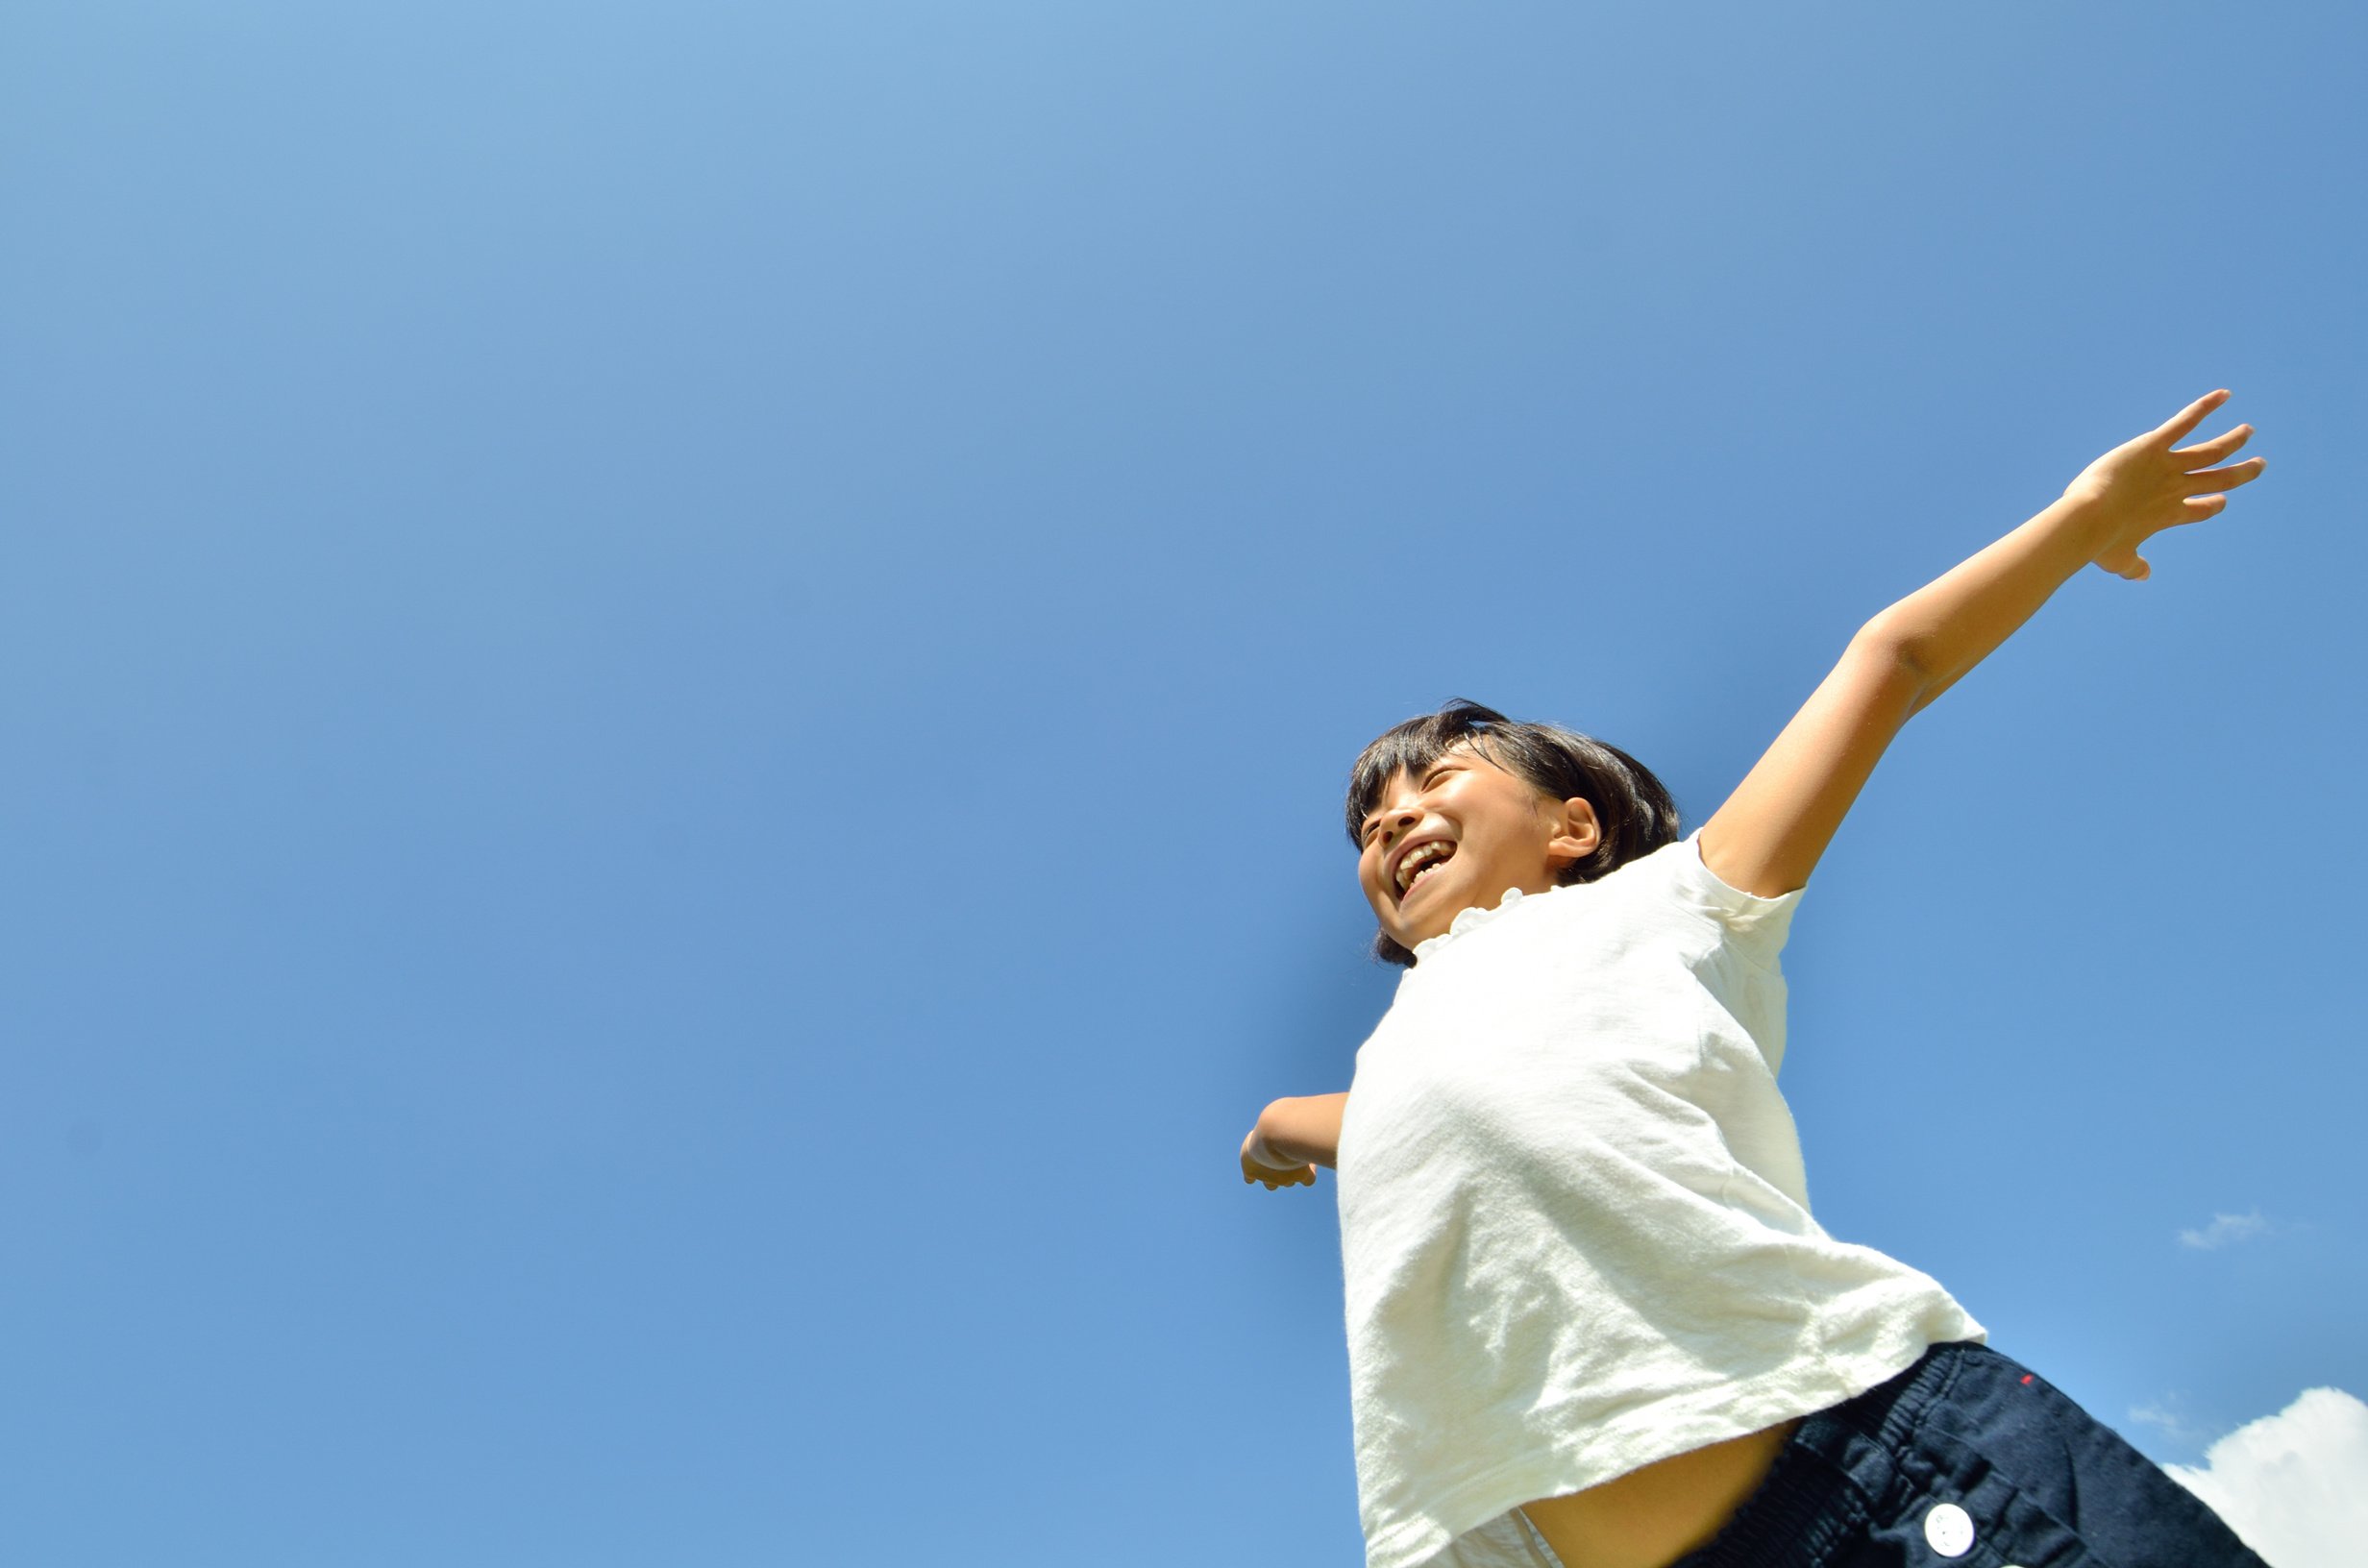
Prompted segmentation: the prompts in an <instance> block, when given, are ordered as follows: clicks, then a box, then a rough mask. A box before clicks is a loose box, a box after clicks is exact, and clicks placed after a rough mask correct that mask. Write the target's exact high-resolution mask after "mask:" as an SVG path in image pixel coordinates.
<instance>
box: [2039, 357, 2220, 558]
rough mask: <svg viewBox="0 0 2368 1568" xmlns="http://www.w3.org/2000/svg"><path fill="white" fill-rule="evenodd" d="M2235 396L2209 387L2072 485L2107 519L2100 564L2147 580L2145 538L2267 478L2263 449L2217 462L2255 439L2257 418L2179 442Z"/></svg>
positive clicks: (2200, 515)
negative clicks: (2227, 462) (2184, 444)
mask: <svg viewBox="0 0 2368 1568" xmlns="http://www.w3.org/2000/svg"><path fill="white" fill-rule="evenodd" d="M2228 398H2229V394H2228V391H2227V389H2226V388H2223V389H2221V390H2220V391H2217V392H2208V393H2206V394H2205V395H2204V396H2202V397H2200V398H2198V399H2196V400H2195V401H2194V402H2193V403H2191V404H2187V406H2186V407H2184V408H2183V409H2181V410H2180V411H2179V413H2178V414H2177V415H2176V416H2174V417H2173V418H2172V419H2171V421H2170V422H2169V423H2168V424H2166V425H2162V426H2159V427H2158V428H2156V429H2151V430H2148V431H2147V432H2146V433H2145V434H2144V435H2141V436H2138V437H2136V438H2135V439H2134V440H2129V441H2125V442H2123V443H2122V444H2121V445H2120V446H2118V447H2115V448H2114V449H2113V450H2112V451H2110V452H2109V453H2106V454H2105V455H2104V456H2102V457H2100V458H2098V459H2097V460H2096V461H2095V462H2093V463H2090V464H2089V465H2088V466H2087V467H2086V468H2084V469H2083V470H2082V471H2081V475H2080V478H2076V479H2074V480H2073V481H2072V482H2071V483H2070V484H2068V485H2066V486H2064V492H2063V494H2064V499H2065V500H2066V501H2068V502H2073V503H2074V504H2075V505H2077V506H2079V507H2080V508H2081V509H2083V510H2084V511H2089V512H2092V513H2093V514H2095V515H2096V516H2097V517H2098V518H2099V519H2100V527H2101V530H2102V536H2103V537H2104V538H2105V540H2106V541H2107V542H2106V544H2105V547H2104V548H2103V549H2101V550H2100V551H2098V552H2097V553H2096V554H2095V555H2094V556H2092V557H2091V558H2090V559H2091V560H2092V562H2093V563H2094V564H2095V565H2097V566H2099V567H2102V568H2103V569H2104V570H2106V571H2108V572H2110V573H2112V574H2113V575H2114V576H2121V577H2127V578H2129V579H2130V580H2131V581H2132V582H2138V581H2142V580H2143V579H2144V578H2145V577H2147V576H2149V575H2150V574H2151V573H2152V572H2153V570H2154V569H2153V568H2152V567H2150V566H2148V565H2147V564H2146V560H2145V558H2144V557H2143V556H2141V555H2139V554H2138V552H2137V547H2138V546H2140V545H2142V544H2144V543H2145V542H2146V541H2147V540H2149V539H2151V538H2153V537H2154V536H2155V535H2156V534H2158V533H2160V532H2161V531H2162V530H2163V529H2164V528H2173V527H2178V526H2179V525H2180V524H2182V523H2198V522H2201V521H2203V520H2204V519H2205V518H2208V517H2210V516H2212V515H2213V514H2215V513H2217V512H2218V511H2219V510H2220V508H2222V507H2223V506H2226V505H2227V504H2228V503H2229V498H2228V496H2227V495H2226V494H2225V493H2224V492H2226V491H2230V490H2233V489H2235V488H2236V487H2237V486H2238V485H2240V484H2244V483H2247V482H2248V481H2250V480H2253V479H2256V478H2260V474H2261V470H2262V469H2263V468H2264V467H2266V466H2267V465H2266V464H2265V463H2264V462H2263V461H2262V460H2261V459H2260V458H2258V457H2248V458H2246V459H2245V460H2244V461H2243V462H2241V463H2231V464H2230V465H2229V466H2228V467H2226V468H2213V467H2211V466H2210V465H2211V464H2213V463H2216V462H2218V461H2220V460H2221V459H2222V458H2223V457H2226V456H2228V455H2229V454H2230V453H2232V452H2234V451H2235V450H2236V449H2237V448H2239V447H2241V446H2243V445H2244V444H2245V443H2246V442H2247V441H2249V440H2251V439H2252V437H2253V427H2252V426H2250V425H2239V426H2237V427H2236V429H2232V430H2231V431H2229V432H2228V434H2226V435H2220V436H2214V437H2213V438H2212V439H2211V440H2209V441H2200V442H2198V443H2196V444H2195V445H2194V446H2192V447H2181V446H2175V445H2173V443H2175V442H2177V441H2179V440H2181V439H2182V438H2183V437H2184V436H2185V435H2186V434H2187V433H2188V432H2189V431H2191V430H2193V429H2195V428H2196V427H2197V426H2198V425H2201V424H2202V423H2204V416H2205V415H2207V414H2208V413H2210V412H2211V411H2212V410H2213V409H2215V408H2217V407H2219V406H2220V405H2221V404H2224V403H2226V402H2227V401H2228ZM2199 470H2200V471H2201V472H2198V471H2199Z"/></svg>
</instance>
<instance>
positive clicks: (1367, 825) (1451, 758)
mask: <svg viewBox="0 0 2368 1568" xmlns="http://www.w3.org/2000/svg"><path fill="white" fill-rule="evenodd" d="M1462 763H1463V759H1462V758H1460V757H1458V756H1457V755H1456V754H1455V753H1454V752H1452V751H1449V752H1445V753H1443V754H1442V755H1440V756H1437V757H1434V758H1432V759H1431V760H1430V761H1429V762H1427V763H1424V764H1423V765H1422V771H1421V772H1414V770H1412V769H1408V770H1407V773H1408V776H1410V777H1411V778H1413V779H1414V781H1415V787H1416V788H1418V789H1419V788H1420V787H1421V786H1422V783H1423V781H1424V780H1425V779H1427V778H1429V777H1430V776H1431V775H1432V774H1433V773H1435V772H1439V770H1441V769H1442V768H1444V767H1447V766H1448V765H1449V764H1454V765H1456V766H1458V767H1460V766H1462ZM1382 815H1384V813H1383V811H1382V808H1381V807H1379V806H1375V807H1374V808H1373V809H1372V810H1370V811H1369V812H1367V813H1366V814H1365V821H1361V822H1359V823H1358V824H1357V840H1358V842H1359V843H1363V842H1364V841H1365V840H1366V839H1367V838H1369V837H1370V836H1371V834H1372V831H1373V819H1375V818H1376V817H1380V816H1382Z"/></svg>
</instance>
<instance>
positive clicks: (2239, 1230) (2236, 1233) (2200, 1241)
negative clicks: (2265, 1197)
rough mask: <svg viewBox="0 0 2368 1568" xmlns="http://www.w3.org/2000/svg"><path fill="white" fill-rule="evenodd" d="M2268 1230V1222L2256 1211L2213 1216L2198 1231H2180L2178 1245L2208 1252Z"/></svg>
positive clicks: (2246, 1239)
mask: <svg viewBox="0 0 2368 1568" xmlns="http://www.w3.org/2000/svg"><path fill="white" fill-rule="evenodd" d="M2268 1229H2269V1221H2268V1220H2266V1219H2263V1218H2262V1217H2261V1212H2260V1211H2259V1210H2258V1209H2256V1210H2254V1211H2253V1212H2252V1213H2249V1214H2214V1215H2212V1216H2211V1223H2210V1224H2208V1225H2207V1226H2205V1227H2204V1228H2203V1229H2202V1230H2200V1231H2182V1232H2180V1233H2179V1244H2180V1245H2181V1246H2183V1247H2195V1248H2198V1249H2199V1250H2201V1251H2204V1252H2210V1251H2213V1250H2214V1249H2216V1248H2219V1247H2225V1246H2227V1245H2228V1244H2229V1243H2230V1242H2232V1241H2250V1240H2252V1239H2253V1238H2254V1237H2257V1236H2258V1235H2260V1234H2261V1233H2262V1232H2263V1231H2266V1230H2268Z"/></svg>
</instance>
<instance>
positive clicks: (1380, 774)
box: [1348, 697, 1678, 967]
mask: <svg viewBox="0 0 2368 1568" xmlns="http://www.w3.org/2000/svg"><path fill="white" fill-rule="evenodd" d="M1466 745H1468V746H1469V747H1471V748H1472V749H1473V750H1475V751H1477V752H1479V753H1480V754H1481V755H1482V756H1484V757H1486V758H1487V759H1488V760H1489V761H1491V762H1492V763H1494V764H1495V765H1496V766H1497V767H1499V768H1502V769H1504V770H1505V771H1506V772H1509V773H1512V774H1514V775H1515V776H1516V777H1517V778H1521V779H1524V780H1526V781H1527V782H1529V783H1530V784H1532V785H1535V786H1536V787H1537V788H1538V789H1540V790H1542V791H1544V792H1545V793H1546V794H1547V795H1549V796H1552V797H1553V798H1555V799H1557V800H1568V799H1571V798H1573V797H1576V798H1578V799H1582V800H1585V801H1586V802H1587V803H1588V804H1589V805H1591V806H1592V807H1594V808H1595V821H1596V822H1597V823H1598V824H1599V825H1600V827H1601V829H1602V838H1601V840H1600V841H1599V842H1598V843H1597V844H1596V845H1595V847H1594V850H1593V852H1592V853H1590V854H1587V855H1584V856H1582V857H1580V858H1579V859H1577V860H1575V861H1573V862H1571V863H1570V864H1569V865H1568V866H1566V867H1565V868H1564V869H1563V871H1562V873H1561V876H1560V877H1559V881H1560V882H1561V883H1562V885H1563V886H1565V887H1567V886H1569V885H1570V884H1572V883H1574V882H1592V881H1594V880H1595V879H1596V878H1597V877H1599V876H1604V875H1607V874H1609V873H1610V872H1612V871H1614V870H1618V869H1619V868H1620V867H1622V866H1625V865H1627V864H1628V863H1629V862H1630V861H1632V860H1635V859H1637V858H1638V857H1639V856H1641V855H1649V854H1651V853H1652V852H1653V851H1654V850H1656V849H1659V848H1661V847H1662V846H1663V845H1670V844H1675V843H1676V842H1677V836H1678V827H1677V802H1676V801H1675V800H1673V799H1671V798H1670V797H1669V791H1668V788H1667V787H1666V786H1665V785H1664V784H1663V783H1662V782H1661V780H1660V779H1658V778H1655V777H1654V776H1653V773H1652V770H1651V769H1649V768H1647V767H1645V766H1644V765H1643V764H1642V763H1640V762H1639V761H1637V759H1636V758H1634V757H1632V756H1630V755H1629V754H1628V753H1627V752H1625V751H1622V750H1621V749H1620V748H1619V747H1616V746H1609V745H1606V744H1605V743H1604V742H1602V741H1599V740H1596V739H1595V738H1594V737H1593V736H1591V735H1582V734H1580V733H1579V732H1578V731H1577V730H1575V729H1565V728H1563V727H1562V726H1561V725H1560V724H1532V723H1519V722H1517V721H1515V720H1512V719H1508V718H1506V717H1505V716H1504V715H1503V714H1501V713H1498V712H1497V711H1496V710H1495V709H1494V708H1487V707H1482V706H1481V705H1480V704H1479V703H1477V702H1473V701H1469V700H1468V699H1467V698H1460V697H1459V698H1455V700H1453V701H1451V702H1449V703H1448V704H1447V705H1446V706H1445V707H1443V708H1441V709H1440V710H1439V711H1438V712H1436V713H1426V714H1423V715H1421V716H1420V717H1418V718H1414V719H1409V720H1407V721H1406V722H1405V723H1401V724H1393V725H1391V726H1390V727H1389V728H1388V729H1385V730H1383V731H1382V732H1381V734H1380V735H1379V736H1378V737H1377V738H1376V739H1375V740H1374V742H1373V744H1372V745H1370V746H1369V747H1366V748H1365V754H1364V755H1362V756H1360V757H1358V758H1357V765H1356V766H1355V767H1354V768H1352V769H1350V770H1349V772H1348V842H1349V843H1350V844H1353V845H1359V846H1360V847H1362V845H1363V843H1364V839H1363V835H1362V834H1361V833H1360V832H1359V829H1361V828H1362V827H1363V826H1364V825H1365V819H1366V818H1368V817H1369V816H1371V815H1372V812H1373V808H1374V807H1376V806H1377V805H1379V804H1380V803H1381V792H1382V791H1383V790H1385V789H1387V788H1389V785H1390V780H1392V779H1393V778H1395V777H1396V776H1397V775H1398V774H1399V773H1402V772H1403V773H1420V772H1422V771H1423V770H1424V769H1426V768H1428V767H1430V765H1431V764H1432V763H1434V762H1437V761H1438V760H1439V759H1440V758H1441V757H1443V756H1444V755H1446V754H1447V753H1448V752H1449V751H1451V750H1453V749H1455V747H1458V746H1466ZM1373 956H1374V957H1375V958H1377V959H1380V960H1381V961H1382V962H1383V963H1386V964H1396V965H1399V966H1401V967H1404V966H1408V965H1412V964H1413V963H1414V961H1415V955H1414V954H1413V953H1412V952H1410V951H1409V950H1407V949H1406V948H1405V947H1403V946H1400V945H1399V944H1398V943H1397V942H1396V941H1395V940H1394V939H1393V938H1392V937H1391V936H1390V934H1389V933H1388V932H1386V931H1385V932H1383V933H1381V934H1380V935H1378V936H1376V937H1375V938H1374V939H1373Z"/></svg>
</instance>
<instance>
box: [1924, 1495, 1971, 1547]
mask: <svg viewBox="0 0 2368 1568" xmlns="http://www.w3.org/2000/svg"><path fill="white" fill-rule="evenodd" d="M1924 1538H1925V1539H1926V1540H1928V1541H1930V1542H1931V1543H1932V1547H1933V1550H1934V1551H1936V1552H1937V1553H1939V1554H1940V1555H1941V1556H1944V1557H1961V1556H1964V1555H1965V1554H1966V1553H1968V1552H1970V1551H1972V1550H1973V1515H1972V1514H1970V1513H1967V1512H1966V1511H1965V1510H1964V1509H1962V1508H1961V1507H1958V1506H1957V1505H1956V1504H1954V1503H1936V1504H1934V1505H1933V1511H1932V1512H1930V1513H1928V1514H1926V1515H1925V1516H1924Z"/></svg>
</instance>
